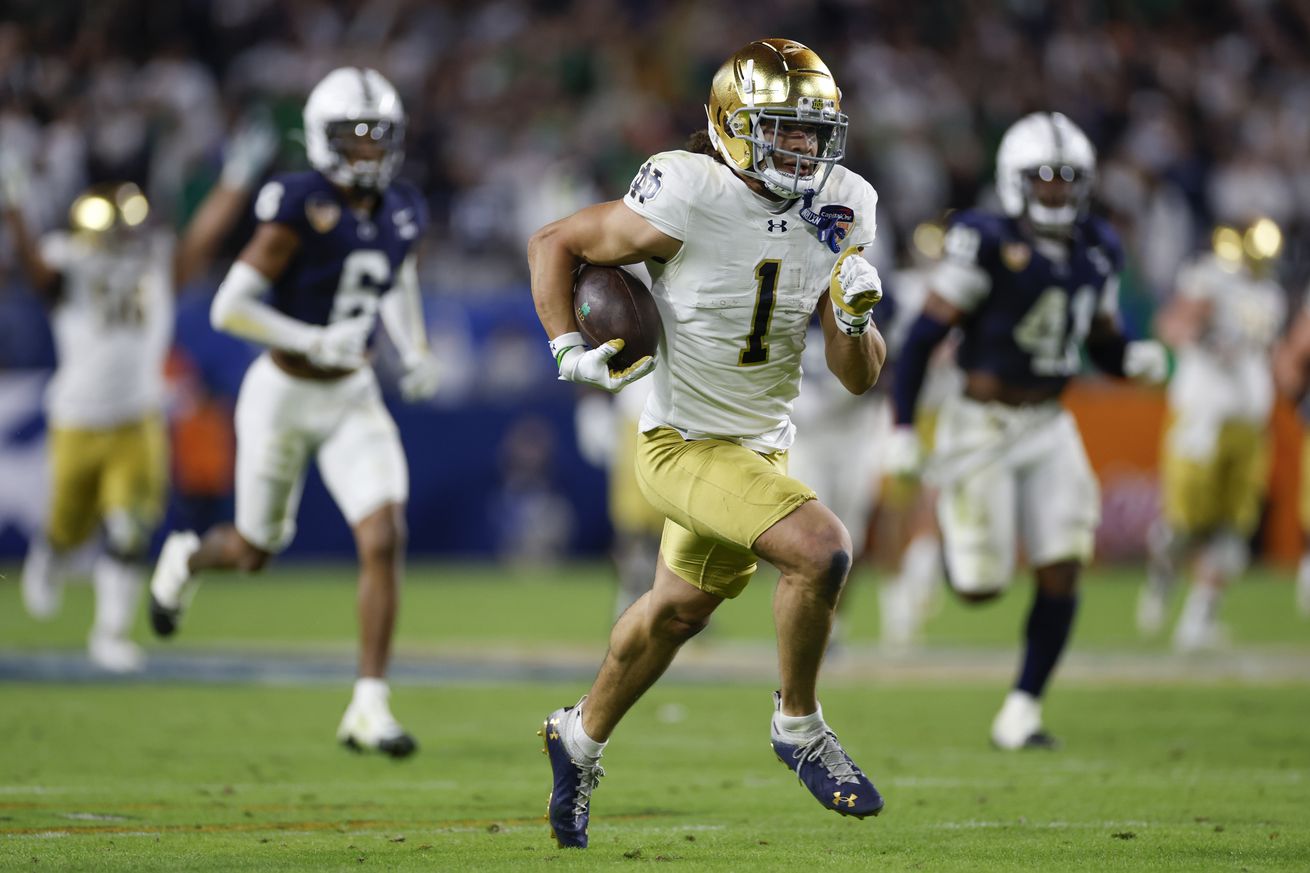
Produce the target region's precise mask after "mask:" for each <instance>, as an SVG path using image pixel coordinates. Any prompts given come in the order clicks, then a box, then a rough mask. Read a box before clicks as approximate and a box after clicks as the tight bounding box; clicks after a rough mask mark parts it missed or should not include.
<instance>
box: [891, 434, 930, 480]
mask: <svg viewBox="0 0 1310 873" xmlns="http://www.w3.org/2000/svg"><path fill="white" fill-rule="evenodd" d="M882 466H883V470H884V471H885V472H886V473H887V475H888V476H895V477H897V478H898V479H912V478H914V477H916V476H918V475H919V473H920V472H921V471H922V469H923V446H922V445H921V444H920V443H919V433H918V431H916V430H915V429H914V427H913V425H908V424H898V425H896V427H895V428H893V429H892V432H891V436H889V437H888V438H887V442H885V443H884V444H883V447H882Z"/></svg>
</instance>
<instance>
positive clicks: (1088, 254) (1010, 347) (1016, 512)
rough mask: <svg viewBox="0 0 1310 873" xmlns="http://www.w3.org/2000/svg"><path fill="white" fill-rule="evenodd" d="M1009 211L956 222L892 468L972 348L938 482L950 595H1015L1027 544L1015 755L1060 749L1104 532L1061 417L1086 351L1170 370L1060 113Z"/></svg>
mask: <svg viewBox="0 0 1310 873" xmlns="http://www.w3.org/2000/svg"><path fill="white" fill-rule="evenodd" d="M996 165H997V166H996V182H997V190H998V193H999V194H1000V197H1001V204H1002V206H1003V209H1004V211H1003V212H1002V213H992V212H984V211H977V210H968V211H964V212H960V213H957V214H955V215H954V216H953V217H952V221H951V225H950V228H949V230H948V231H947V236H946V254H945V258H944V260H943V261H942V263H941V264H940V266H939V267H938V268H937V270H936V272H935V274H934V276H933V279H932V282H931V288H932V290H931V293H930V294H929V296H928V299H927V302H926V303H925V305H924V308H923V313H922V314H921V315H920V316H919V318H918V320H917V321H916V322H915V323H914V324H913V326H912V327H911V328H910V332H909V336H908V338H907V339H906V342H905V346H904V350H903V352H902V357H901V362H900V366H899V367H898V370H897V375H896V381H895V384H894V388H893V398H894V404H895V414H896V425H897V427H896V429H895V432H894V435H893V437H892V440H891V441H890V444H889V445H888V446H887V453H888V455H889V465H890V466H892V467H893V468H895V469H897V470H898V471H899V472H902V473H909V472H912V471H915V470H916V469H917V468H918V466H919V454H920V452H919V448H918V441H917V437H916V436H915V431H914V429H913V428H912V427H911V426H910V425H911V424H912V420H913V415H914V408H915V402H916V400H917V398H918V394H919V389H920V386H921V385H922V382H923V376H924V371H925V369H926V367H927V365H928V358H929V355H930V353H931V352H932V350H933V348H934V347H935V346H936V345H937V344H938V343H939V342H940V341H941V340H942V339H943V338H944V337H945V336H946V334H947V332H948V331H950V330H951V329H952V328H958V329H959V331H960V334H961V342H960V345H959V351H958V358H957V359H958V363H959V366H960V369H961V370H963V371H964V376H965V383H964V389H963V393H962V395H961V396H959V397H957V398H955V399H953V400H951V401H948V402H947V403H946V404H945V405H944V406H943V408H942V410H941V412H940V415H939V419H938V425H937V432H936V438H935V445H934V454H933V457H932V459H931V460H930V462H929V463H928V465H927V474H928V476H929V477H930V478H931V479H933V480H935V481H936V483H937V484H938V485H939V486H940V497H939V499H938V520H939V522H940V524H941V529H942V540H943V550H944V554H945V560H946V568H947V574H948V578H949V580H950V583H951V586H952V588H953V589H954V590H955V591H956V592H957V593H958V594H960V595H961V596H962V597H964V598H965V599H966V600H969V601H971V602H981V601H985V600H990V599H992V598H994V597H996V596H997V595H999V594H1000V593H1001V592H1002V591H1003V590H1004V589H1005V588H1006V586H1008V585H1009V583H1010V580H1011V577H1012V576H1013V575H1014V569H1015V547H1016V543H1020V544H1022V546H1023V549H1024V553H1025V554H1026V555H1027V558H1028V562H1029V563H1030V564H1031V566H1032V567H1033V568H1034V572H1035V576H1036V582H1037V591H1036V596H1035V598H1034V601H1033V606H1032V610H1031V612H1030V613H1029V616H1028V622H1027V628H1026V635H1027V644H1026V648H1025V653H1024V658H1023V663H1022V667H1021V669H1020V673H1019V677H1018V679H1017V681H1016V683H1015V686H1014V689H1013V690H1012V691H1011V692H1010V694H1009V695H1008V696H1007V697H1006V700H1005V703H1004V705H1003V706H1002V707H1001V711H1000V713H999V714H998V715H997V716H996V719H995V721H994V722H993V724H992V741H993V743H995V744H996V745H997V746H998V747H1000V748H1003V749H1019V748H1025V747H1035V746H1036V747H1040V746H1049V745H1051V742H1052V741H1051V739H1050V736H1049V734H1047V733H1046V731H1045V730H1044V728H1043V725H1042V714H1041V699H1042V694H1043V692H1044V691H1045V688H1046V684H1047V680H1048V679H1049V678H1050V676H1051V673H1052V672H1053V670H1054V669H1055V664H1056V662H1057V661H1058V659H1059V657H1060V653H1061V652H1062V651H1063V649H1064V646H1065V643H1066V641H1067V640H1068V637H1069V632H1070V629H1071V628H1072V626H1073V618H1074V612H1075V609H1076V605H1077V584H1078V576H1079V572H1080V570H1081V568H1082V565H1083V564H1084V563H1086V561H1087V560H1088V559H1089V558H1090V557H1091V554H1092V544H1093V538H1094V534H1095V531H1096V526H1097V524H1098V522H1099V520H1100V499H1099V495H1098V488H1097V483H1096V479H1095V477H1094V475H1093V473H1092V468H1091V465H1090V464H1089V463H1088V460H1087V454H1086V452H1085V451H1084V449H1083V445H1082V439H1081V437H1080V436H1079V434H1078V429H1077V425H1076V424H1075V422H1074V419H1073V417H1072V416H1071V415H1070V414H1069V413H1068V412H1067V411H1066V410H1065V409H1064V408H1063V407H1062V406H1061V404H1060V402H1059V397H1060V394H1061V392H1062V391H1063V389H1064V386H1065V384H1066V383H1067V382H1068V381H1069V379H1070V378H1071V377H1072V376H1074V375H1075V374H1076V373H1077V372H1078V371H1079V369H1080V367H1081V363H1082V351H1083V348H1084V347H1085V348H1086V350H1087V353H1088V355H1089V357H1090V358H1091V359H1092V361H1093V362H1094V363H1095V364H1096V365H1097V366H1098V367H1099V368H1100V369H1102V370H1103V371H1105V372H1107V373H1110V374H1113V375H1116V376H1126V377H1130V378H1137V379H1141V380H1144V381H1161V380H1163V378H1164V376H1165V370H1166V362H1167V356H1166V353H1165V350H1164V348H1163V346H1161V345H1160V344H1159V343H1156V342H1154V341H1150V340H1142V341H1137V342H1129V341H1127V340H1126V339H1125V338H1124V336H1123V334H1122V333H1121V331H1120V329H1119V322H1118V285H1119V279H1118V274H1119V271H1120V269H1121V268H1122V266H1123V253H1122V249H1121V247H1120V244H1119V239H1118V237H1117V236H1116V234H1115V232H1114V230H1113V229H1112V228H1111V227H1110V226H1109V224H1108V223H1106V222H1105V221H1104V220H1102V219H1100V218H1098V217H1095V216H1092V215H1089V214H1088V213H1087V201H1088V197H1089V193H1090V188H1091V184H1092V179H1093V177H1094V174H1095V170H1096V156H1095V152H1094V151H1093V149H1092V145H1091V143H1090V142H1089V141H1088V139H1087V137H1086V136H1084V134H1083V132H1082V131H1081V130H1079V129H1078V127H1077V126H1076V125H1075V124H1074V123H1073V122H1071V121H1070V120H1069V119H1068V118H1066V117H1065V116H1063V115H1060V114H1058V113H1044V112H1043V113H1035V114H1033V115H1029V116H1027V117H1025V118H1023V119H1021V120H1020V121H1018V122H1017V123H1016V124H1015V125H1014V126H1013V127H1011V128H1010V129H1009V131H1008V132H1007V133H1006V134H1005V137H1004V139H1003V140H1002V142H1001V146H1000V151H999V152H998V154H997V160H996Z"/></svg>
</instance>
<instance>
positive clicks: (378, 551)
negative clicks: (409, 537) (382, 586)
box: [356, 513, 405, 564]
mask: <svg viewBox="0 0 1310 873" xmlns="http://www.w3.org/2000/svg"><path fill="white" fill-rule="evenodd" d="M356 540H357V544H358V547H359V559H360V560H361V561H362V562H364V563H372V562H381V563H386V564H390V563H392V562H394V561H395V560H396V558H397V557H398V556H399V555H400V553H401V552H402V551H403V550H404V548H405V527H404V522H403V521H402V520H400V519H398V518H397V517H396V516H395V514H392V513H387V514H383V515H378V516H375V517H373V518H371V519H369V520H368V521H366V522H364V523H362V524H360V525H359V527H358V529H357V530H356Z"/></svg>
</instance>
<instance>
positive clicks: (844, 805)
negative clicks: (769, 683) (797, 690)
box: [769, 692, 884, 818]
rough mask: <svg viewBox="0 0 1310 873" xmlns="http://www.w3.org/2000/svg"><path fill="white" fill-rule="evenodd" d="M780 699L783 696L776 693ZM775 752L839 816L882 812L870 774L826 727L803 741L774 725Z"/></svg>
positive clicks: (772, 730)
mask: <svg viewBox="0 0 1310 873" xmlns="http://www.w3.org/2000/svg"><path fill="white" fill-rule="evenodd" d="M773 699H774V701H775V703H776V702H778V701H780V700H781V696H780V695H779V694H778V693H777V692H774V695H773ZM769 733H770V737H771V740H772V742H773V753H774V754H775V755H777V756H778V760H779V761H781V762H782V763H783V764H785V765H786V766H787V767H788V768H790V769H791V770H792V771H794V772H795V773H796V777H797V778H798V779H799V780H800V781H801V784H803V785H804V786H805V787H806V788H808V789H809V790H810V793H811V794H813V795H814V797H815V799H816V800H818V801H819V803H821V804H823V805H824V807H826V808H827V809H831V810H832V811H833V812H835V813H837V814H838V815H848V816H852V817H853V818H864V817H865V816H869V815H877V814H878V813H880V812H882V808H883V806H884V801H883V799H882V795H881V794H879V793H878V789H877V788H874V787H873V783H872V782H871V781H869V777H868V776H866V775H864V771H863V770H861V769H860V768H859V767H857V766H856V765H855V762H854V761H852V760H851V756H850V755H848V754H846V750H845V749H843V748H842V745H841V742H839V741H838V739H837V735H836V734H834V733H833V732H832V731H831V730H827V729H826V728H825V729H824V730H823V731H822V732H821V733H818V734H815V735H814V736H813V737H811V738H810V739H808V740H805V741H804V742H801V743H792V742H790V741H789V740H787V739H784V738H783V737H782V736H780V735H779V732H778V729H777V727H776V724H775V725H771V726H770V731H769Z"/></svg>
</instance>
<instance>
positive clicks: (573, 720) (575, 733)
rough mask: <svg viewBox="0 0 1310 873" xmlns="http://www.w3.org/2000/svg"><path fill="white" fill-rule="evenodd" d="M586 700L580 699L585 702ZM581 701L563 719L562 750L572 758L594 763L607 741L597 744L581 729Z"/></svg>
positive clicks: (607, 743)
mask: <svg viewBox="0 0 1310 873" xmlns="http://www.w3.org/2000/svg"><path fill="white" fill-rule="evenodd" d="M586 699H587V698H585V697H584V698H582V700H586ZM582 700H579V701H578V705H577V706H575V707H573V708H572V709H571V710H569V714H568V716H566V717H565V719H564V749H565V750H566V751H567V752H568V753H569V756H570V757H572V758H586V759H587V760H589V761H596V760H598V759H599V758H600V755H601V753H602V752H604V751H605V746H607V745H609V740H606V741H605V742H603V743H598V742H596V741H595V740H593V739H592V738H591V737H589V736H587V732H586V731H585V730H584V729H583V727H582Z"/></svg>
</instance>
